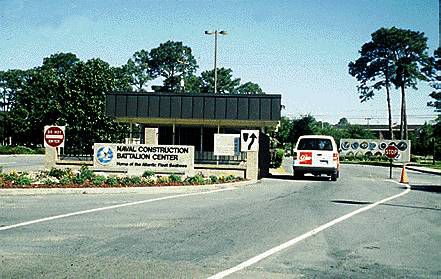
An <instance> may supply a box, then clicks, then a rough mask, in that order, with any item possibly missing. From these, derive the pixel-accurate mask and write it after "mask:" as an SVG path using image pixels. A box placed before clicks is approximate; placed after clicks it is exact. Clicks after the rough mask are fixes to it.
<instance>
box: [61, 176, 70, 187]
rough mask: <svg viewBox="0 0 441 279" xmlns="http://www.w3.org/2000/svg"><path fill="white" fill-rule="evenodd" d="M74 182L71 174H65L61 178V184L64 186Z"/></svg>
mask: <svg viewBox="0 0 441 279" xmlns="http://www.w3.org/2000/svg"><path fill="white" fill-rule="evenodd" d="M72 183H73V178H72V177H69V176H63V177H61V178H60V184H61V185H63V186H66V185H69V184H72Z"/></svg>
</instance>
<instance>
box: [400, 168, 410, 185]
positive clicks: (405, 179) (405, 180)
mask: <svg viewBox="0 0 441 279" xmlns="http://www.w3.org/2000/svg"><path fill="white" fill-rule="evenodd" d="M400 183H404V184H409V178H408V177H407V173H406V165H405V164H403V169H402V170H401V179H400Z"/></svg>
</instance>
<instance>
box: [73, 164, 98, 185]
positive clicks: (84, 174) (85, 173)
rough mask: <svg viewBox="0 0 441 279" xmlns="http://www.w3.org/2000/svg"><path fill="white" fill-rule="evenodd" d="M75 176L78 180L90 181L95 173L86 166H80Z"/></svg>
mask: <svg viewBox="0 0 441 279" xmlns="http://www.w3.org/2000/svg"><path fill="white" fill-rule="evenodd" d="M77 176H78V177H79V178H80V179H79V180H82V181H83V183H84V182H85V181H86V180H89V181H92V179H93V178H94V177H95V174H94V173H93V171H91V170H90V169H89V168H88V167H87V166H81V168H80V172H79V173H78V175H77Z"/></svg>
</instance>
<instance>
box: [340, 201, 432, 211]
mask: <svg viewBox="0 0 441 279" xmlns="http://www.w3.org/2000/svg"><path fill="white" fill-rule="evenodd" d="M331 202H333V203H340V204H351V205H367V204H372V202H366V201H354V200H333V201H331ZM383 205H385V206H393V207H403V208H413V209H425V210H436V211H441V208H436V207H423V206H413V205H404V204H390V203H383V204H380V206H383Z"/></svg>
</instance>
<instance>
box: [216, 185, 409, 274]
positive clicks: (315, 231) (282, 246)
mask: <svg viewBox="0 0 441 279" xmlns="http://www.w3.org/2000/svg"><path fill="white" fill-rule="evenodd" d="M389 182H395V181H390V180H389ZM396 183H398V182H396ZM398 184H400V183H398ZM400 185H403V186H405V187H406V190H404V191H403V192H401V193H399V194H397V195H394V196H391V197H388V198H385V199H382V200H380V201H377V202H375V203H373V204H370V205H367V206H365V207H362V208H360V209H357V210H355V211H352V212H350V213H348V214H346V215H343V216H341V217H339V218H337V219H335V220H332V221H330V222H328V223H326V224H323V225H321V226H319V227H317V228H315V229H313V230H311V231H309V232H307V233H304V234H302V235H300V236H298V237H296V238H293V239H291V240H289V241H287V242H285V243H282V244H280V245H279V246H276V247H274V248H271V249H270V250H267V251H265V252H263V253H262V254H260V255H257V256H255V257H253V258H251V259H249V260H246V261H244V262H242V263H241V264H238V265H236V266H234V267H232V268H229V269H227V270H224V271H222V272H219V273H217V274H215V275H213V276H210V277H208V279H221V278H224V277H226V276H228V275H230V274H232V273H235V272H238V271H240V270H242V269H244V268H246V267H249V266H251V265H253V264H256V263H257V262H259V261H261V260H263V259H265V258H267V257H269V256H271V255H273V254H275V253H278V252H280V251H282V250H284V249H286V248H289V247H290V246H292V245H294V244H296V243H298V242H300V241H302V240H304V239H307V238H309V237H311V236H313V235H316V234H318V233H319V232H321V231H324V230H326V229H327V228H330V227H332V226H334V225H336V224H338V223H340V222H343V221H344V220H346V219H349V218H351V217H352V216H354V215H357V214H359V213H362V212H364V211H367V210H369V209H371V208H373V207H376V206H377V205H379V204H382V203H385V202H388V201H390V200H393V199H396V198H398V197H401V196H404V195H406V194H407V193H409V192H410V187H409V186H408V185H406V184H400Z"/></svg>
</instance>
